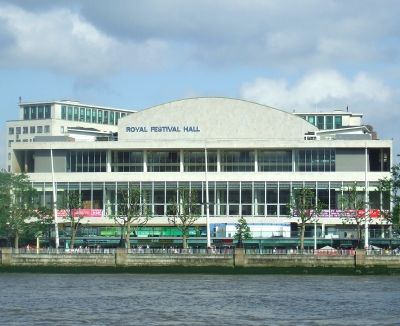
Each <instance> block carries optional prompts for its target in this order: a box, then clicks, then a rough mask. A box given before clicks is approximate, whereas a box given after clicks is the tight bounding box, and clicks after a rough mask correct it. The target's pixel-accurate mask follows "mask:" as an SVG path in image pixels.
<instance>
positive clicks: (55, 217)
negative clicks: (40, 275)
mask: <svg viewBox="0 0 400 326" xmlns="http://www.w3.org/2000/svg"><path fill="white" fill-rule="evenodd" d="M50 159H51V178H52V184H53V214H54V233H55V242H56V249H58V247H59V246H60V237H59V235H58V218H57V191H56V182H55V177H54V160H53V149H52V148H51V147H50Z"/></svg>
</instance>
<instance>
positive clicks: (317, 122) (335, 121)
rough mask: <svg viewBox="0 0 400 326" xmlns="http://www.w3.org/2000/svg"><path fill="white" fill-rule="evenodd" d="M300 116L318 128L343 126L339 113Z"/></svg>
mask: <svg viewBox="0 0 400 326" xmlns="http://www.w3.org/2000/svg"><path fill="white" fill-rule="evenodd" d="M302 117H303V119H304V120H307V121H308V122H309V123H311V124H313V125H314V126H316V127H317V128H318V129H320V130H325V129H337V128H341V127H342V126H343V122H342V116H341V115H335V116H334V115H305V116H302Z"/></svg>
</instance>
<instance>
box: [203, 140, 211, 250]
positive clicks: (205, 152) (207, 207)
mask: <svg viewBox="0 0 400 326" xmlns="http://www.w3.org/2000/svg"><path fill="white" fill-rule="evenodd" d="M207 158H208V157H207V146H205V147H204V159H205V179H206V228H207V248H210V247H211V234H210V202H209V194H208V160H207Z"/></svg>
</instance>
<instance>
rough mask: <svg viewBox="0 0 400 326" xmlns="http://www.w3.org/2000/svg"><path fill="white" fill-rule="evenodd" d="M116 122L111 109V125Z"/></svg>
mask: <svg viewBox="0 0 400 326" xmlns="http://www.w3.org/2000/svg"><path fill="white" fill-rule="evenodd" d="M113 124H114V112H111V111H110V125H113Z"/></svg>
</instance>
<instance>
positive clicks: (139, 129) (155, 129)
mask: <svg viewBox="0 0 400 326" xmlns="http://www.w3.org/2000/svg"><path fill="white" fill-rule="evenodd" d="M125 131H126V132H132V133H147V132H149V133H159V132H165V133H179V132H187V133H193V132H200V128H199V126H134V127H126V128H125Z"/></svg>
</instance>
